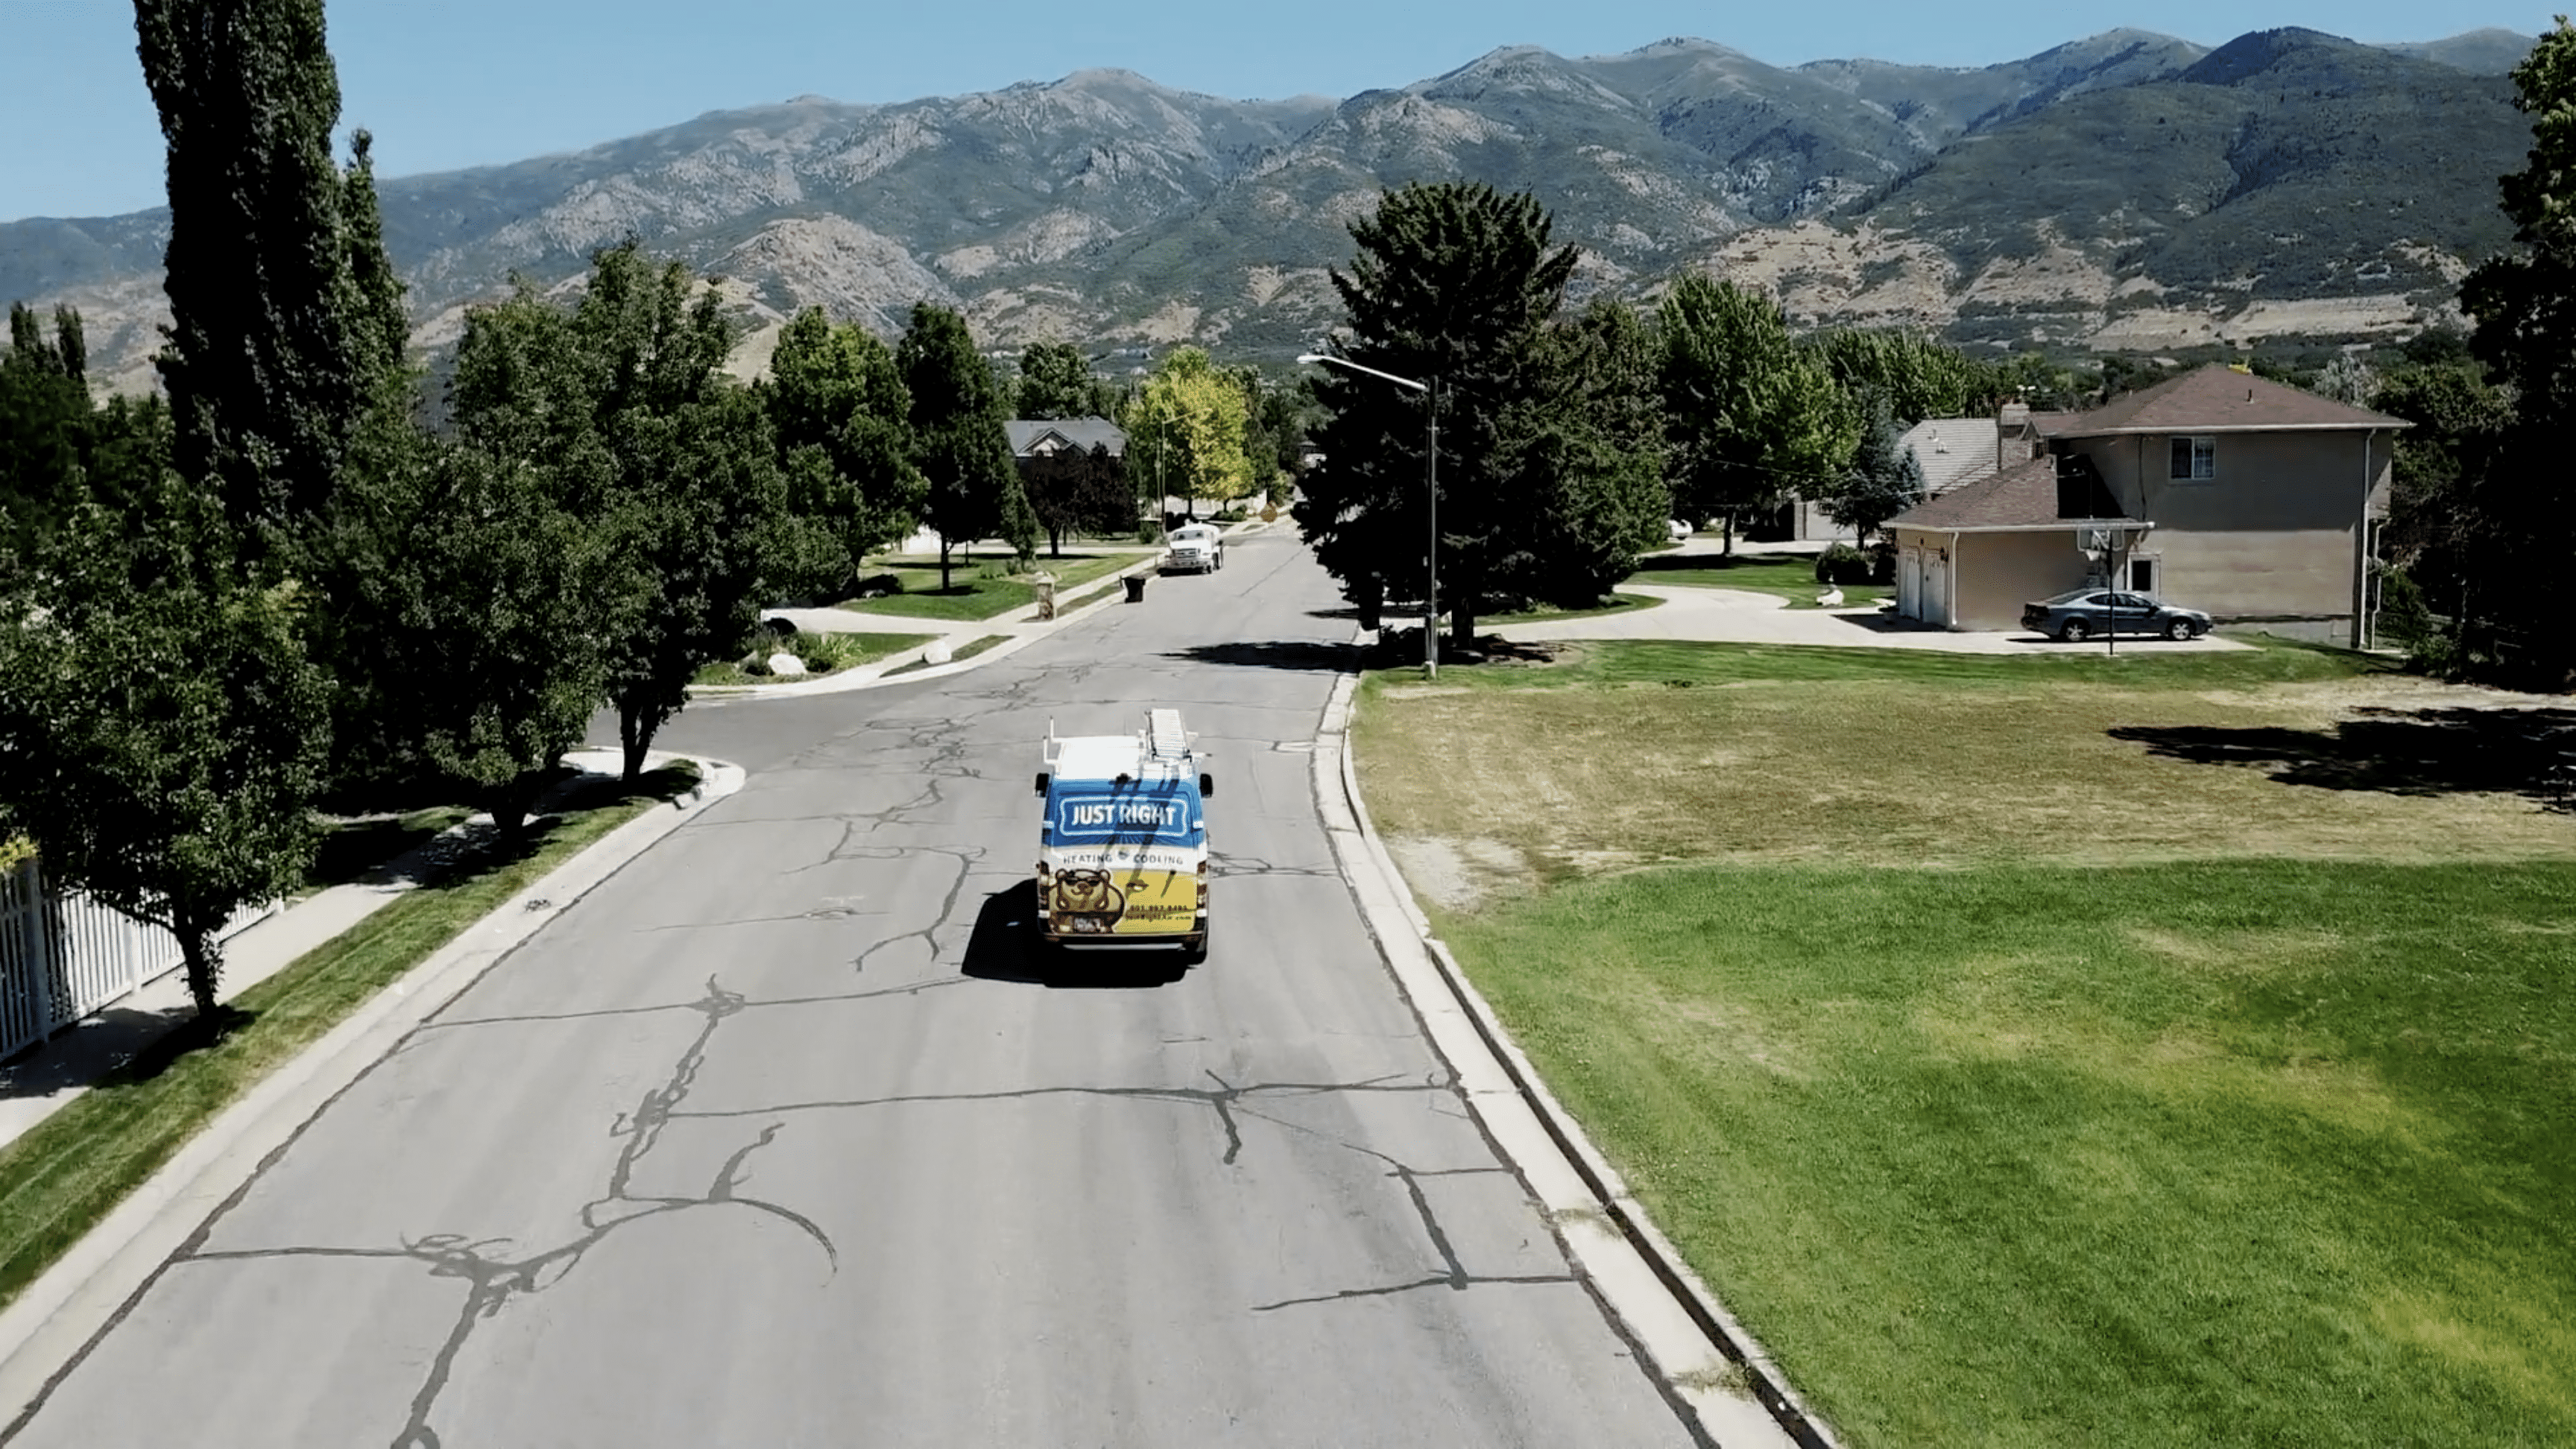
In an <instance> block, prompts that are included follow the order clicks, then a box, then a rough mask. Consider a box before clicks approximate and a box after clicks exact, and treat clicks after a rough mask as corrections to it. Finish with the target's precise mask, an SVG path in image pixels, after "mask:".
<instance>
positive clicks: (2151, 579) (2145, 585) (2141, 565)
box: [2129, 558, 2156, 594]
mask: <svg viewBox="0 0 2576 1449" xmlns="http://www.w3.org/2000/svg"><path fill="white" fill-rule="evenodd" d="M2129 587H2130V588H2132V589H2134V590H2136V591H2137V592H2139V593H2141V594H2152V593H2154V592H2155V591H2156V561H2155V560H2154V559H2151V558H2133V559H2131V560H2129Z"/></svg>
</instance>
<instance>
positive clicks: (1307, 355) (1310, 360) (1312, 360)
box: [1297, 352, 1324, 367]
mask: <svg viewBox="0 0 2576 1449" xmlns="http://www.w3.org/2000/svg"><path fill="white" fill-rule="evenodd" d="M1297 360H1298V361H1299V362H1302V363H1305V364H1307V365H1308V366H1310V367H1311V366H1313V365H1314V364H1316V363H1318V362H1322V361H1323V360H1324V354H1322V353H1320V352H1300V353H1298V354H1297Z"/></svg>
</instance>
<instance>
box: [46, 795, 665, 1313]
mask: <svg viewBox="0 0 2576 1449" xmlns="http://www.w3.org/2000/svg"><path fill="white" fill-rule="evenodd" d="M696 779H697V774H696V771H695V770H694V769H693V768H691V767H688V766H679V767H673V768H668V769H663V770H658V771H655V772H653V773H652V774H650V775H647V776H646V777H645V778H644V779H643V780H642V781H641V782H639V786H638V788H637V790H636V791H635V792H633V793H629V792H626V791H624V790H622V789H618V788H616V787H615V786H614V784H613V782H611V783H609V784H608V785H605V786H603V787H602V788H601V789H599V790H597V791H595V792H593V793H592V794H590V795H589V796H588V797H587V798H584V799H581V800H577V801H574V802H572V803H571V804H570V805H569V806H568V807H567V808H566V809H565V811H564V813H562V814H559V815H554V816H549V817H546V818H544V819H542V820H540V821H536V822H532V825H531V830H530V832H529V837H528V839H527V840H526V841H525V842H524V843H523V844H522V845H521V846H520V847H519V848H518V849H516V850H508V849H504V848H502V847H500V846H498V845H497V844H496V845H494V846H492V847H490V848H488V849H484V850H481V851H478V852H475V853H473V854H471V855H468V856H467V857H466V858H465V859H463V860H462V861H461V862H459V863H458V864H457V865H456V866H455V867H454V868H453V870H452V871H451V873H450V874H449V875H448V876H447V877H446V878H445V879H442V880H438V881H434V882H432V883H430V884H427V885H424V886H421V887H420V888H418V889H416V890H413V891H410V892H407V893H405V894H404V895H402V896H400V897H398V898H397V899H395V900H394V901H392V902H391V903H390V904H388V905H386V906H385V907H384V908H383V909H381V910H379V911H377V912H376V913H375V914H374V915H371V916H369V917H367V918H366V919H365V920H363V921H361V922H359V923H358V924H357V925H356V926H354V927H352V928H350V929H349V930H348V931H346V932H344V933H343V934H341V935H340V936H338V937H336V938H334V939H333V940H331V941H330V942H328V943H326V944H324V945H322V946H320V947H318V948H316V949H315V950H313V951H311V952H308V953H307V954H306V955H304V956H303V957H302V958H301V959H299V960H297V961H296V962H295V963H294V964H293V965H291V966H288V967H287V968H286V969H285V970H283V971H280V972H278V973H277V974H276V975H274V976H271V977H270V978H268V979H267V980H265V981H262V982H260V983H259V984H257V985H255V986H252V987H250V988H249V989H247V990H245V991H243V992H242V993H241V995H240V996H239V997H237V998H235V999H234V1000H233V1001H232V1002H231V1003H229V1006H230V1008H231V1011H230V1018H229V1020H228V1022H227V1024H226V1030H225V1031H224V1032H223V1034H222V1036H221V1038H220V1040H217V1041H216V1042H215V1043H214V1044H213V1045H207V1044H206V1035H207V1034H206V1033H204V1032H202V1031H198V1030H194V1029H192V1028H190V1027H187V1026H183V1027H181V1028H180V1030H179V1031H177V1032H174V1033H172V1034H171V1035H170V1036H168V1037H164V1038H163V1039H162V1041H161V1042H160V1043H159V1044H158V1045H156V1046H155V1047H153V1048H152V1049H150V1050H148V1051H147V1052H146V1053H145V1054H144V1055H143V1056H142V1057H141V1058H139V1059H137V1060H136V1061H134V1062H131V1063H128V1064H127V1065H126V1066H125V1067H123V1068H121V1069H119V1070H118V1071H117V1072H116V1073H115V1074H114V1075H112V1076H110V1077H108V1078H107V1079H106V1080H104V1081H102V1082H100V1083H99V1084H98V1086H97V1087H95V1088H94V1089H92V1090H91V1091H89V1092H87V1093H84V1094H83V1095H81V1096H80V1097H77V1098H75V1099H74V1100H73V1101H72V1102H71V1103H70V1104H69V1105H67V1106H65V1107H64V1108H63V1109H62V1110H61V1111H59V1112H56V1113H54V1114H53V1115H52V1116H50V1117H48V1118H46V1119H45V1120H44V1121H42V1122H40V1123H38V1124H37V1125H36V1126H35V1127H34V1128H33V1129H32V1130H30V1131H29V1132H28V1133H27V1134H26V1135H25V1136H22V1137H20V1138H19V1139H18V1140H17V1141H15V1142H12V1143H10V1144H9V1145H8V1146H7V1147H6V1148H0V1303H6V1302H8V1301H9V1300H11V1299H14V1298H16V1297H17V1295H18V1294H19V1293H20V1292H21V1291H23V1290H24V1289H25V1288H26V1286H27V1285H28V1284H29V1283H30V1282H33V1281H34V1280H35V1279H36V1277H37V1276H38V1275H39V1274H41V1273H42V1272H43V1271H44V1270H45V1269H46V1267H48V1266H49V1265H51V1264H52V1263H53V1261H54V1260H55V1259H56V1258H59V1257H60V1256H62V1254H63V1253H64V1251H65V1250H67V1249H68V1248H70V1247H71V1245H72V1244H74V1243H76V1242H78V1241H79V1240H80V1238H81V1235H82V1234H84V1233H86V1232H88V1231H89V1229H90V1228H91V1227H92V1226H93V1225H94V1224H96V1223H97V1222H98V1220H99V1219H100V1218H102V1217H104V1216H105V1215H106V1214H107V1213H108V1212H109V1210H111V1209H112V1208H114V1207H115V1206H116V1204H117V1203H118V1202H120V1201H122V1200H123V1199H124V1198H125V1196H126V1194H128V1193H130V1192H132V1191H133V1190H134V1188H135V1187H136V1186H137V1185H138V1184H140V1183H141V1182H142V1181H143V1180H144V1179H146V1178H148V1177H150V1176H151V1175H152V1173H153V1172H154V1171H155V1170H157V1169H158V1168H159V1167H160V1166H161V1165H162V1164H163V1163H165V1162H167V1161H169V1159H170V1156H171V1154H173V1153H175V1152H177V1151H178V1150H179V1149H180V1147H182V1146H184V1145H185V1144H186V1143H187V1141H188V1139H189V1138H191V1137H194V1136H195V1135H196V1134H197V1132H198V1130H199V1129H200V1128H202V1127H204V1126H205V1125H206V1123H208V1122H210V1121H212V1120H213V1119H214V1118H215V1116H216V1115H217V1114H218V1113H220V1112H222V1111H223V1110H224V1109H225V1108H226V1107H229V1106H231V1105H232V1103H233V1102H234V1100H235V1099H237V1098H239V1097H240V1096H241V1095H242V1094H243V1093H245V1092H247V1091H249V1090H250V1089H251V1088H252V1087H253V1086H256V1085H257V1084H258V1083H259V1081H260V1079H261V1078H263V1077H265V1076H267V1075H268V1073H269V1072H271V1071H272V1070H274V1069H276V1068H277V1067H278V1066H280V1065H282V1064H284V1063H285V1062H286V1061H288V1060H289V1059H290V1058H292V1057H293V1056H294V1055H295V1054H296V1053H298V1052H300V1051H302V1050H303V1049H304V1048H306V1047H308V1046H310V1045H312V1043H313V1042H314V1041H316V1040H317V1039H319V1038H320V1037H321V1036H322V1035H323V1034H324V1033H325V1032H328V1031H329V1030H330V1029H331V1028H332V1027H334V1026H336V1025H338V1024H339V1023H340V1021H341V1020H342V1019H343V1018H345V1017H346V1016H348V1015H349V1013H351V1012H352V1011H355V1010H356V1009H357V1008H358V1007H359V1006H361V1005H363V1004H364V1003H365V1002H366V1001H367V1000H368V999H369V998H370V997H372V996H374V995H375V994H376V993H377V992H378V991H381V990H383V989H384V988H385V987H386V986H387V985H389V984H391V983H392V982H393V981H394V980H395V979H396V978H398V977H400V976H401V975H402V974H403V973H404V972H406V971H408V970H410V969H411V968H412V967H414V966H416V965H418V964H420V963H421V962H422V961H424V960H427V959H428V958H429V956H430V955H431V954H432V953H434V952H435V951H437V950H438V948H439V947H441V946H444V945H446V944H447V942H448V941H449V940H451V939H452V938H454V937H455V935H456V934H457V933H458V932H460V931H462V930H464V929H465V928H466V927H468V926H470V925H472V924H473V923H474V922H476V921H478V920H480V919H482V918H483V917H484V916H485V915H486V914H488V913H490V912H491V910H492V909H493V908H494V907H496V906H498V905H500V904H501V903H502V902H503V901H506V900H508V899H509V898H510V897H511V896H513V895H516V894H518V893H519V891H521V890H522V889H524V888H526V887H527V886H528V885H529V884H530V883H532V882H534V881H535V880H537V879H538V878H539V877H541V876H543V875H544V874H545V873H546V872H548V871H550V870H552V869H554V868H555V867H556V866H558V865H560V864H562V863H563V862H564V861H566V860H569V859H571V858H572V857H573V856H574V855H575V854H577V853H579V852H580V850H581V849H582V848H583V847H584V846H587V845H589V844H591V843H592V842H593V841H596V840H598V839H599V838H600V837H601V836H603V835H606V834H607V833H608V832H609V831H611V830H614V829H615V828H617V827H618V826H620V825H622V824H624V823H626V822H627V821H628V820H631V819H633V818H634V817H635V816H636V815H638V814H640V813H641V812H643V811H644V810H646V809H649V808H651V807H652V805H653V804H654V803H655V802H657V801H659V800H663V799H667V798H669V797H670V796H672V795H675V794H677V793H679V792H680V791H682V790H685V789H688V788H689V787H690V786H691V785H692V784H694V783H695V782H696Z"/></svg>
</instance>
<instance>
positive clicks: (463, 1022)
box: [414, 976, 976, 1032]
mask: <svg viewBox="0 0 2576 1449" xmlns="http://www.w3.org/2000/svg"><path fill="white" fill-rule="evenodd" d="M974 984H976V983H975V978H973V977H971V976H932V977H925V978H923V979H922V980H919V981H915V982H912V983H910V984H908V985H904V986H886V987H880V988H879V989H877V990H875V991H842V992H834V993H831V994H829V995H824V996H772V997H768V998H765V999H762V1000H759V1001H753V1000H749V999H744V1000H743V1003H742V1006H741V1008H740V1010H743V1011H761V1010H765V1009H767V1008H769V1007H774V1006H828V1005H832V1004H835V1003H838V1002H844V1001H874V1000H876V999H878V998H879V997H884V996H919V995H920V994H921V993H923V992H925V991H935V990H938V989H939V988H940V987H943V986H972V985H974ZM699 1009H700V1006H699V1004H698V1003H697V1002H694V1001H662V1002H656V1003H654V1004H653V1005H651V1006H603V1007H601V1008H599V1009H598V1010H596V1011H552V1012H530V1013H528V1014H525V1015H514V1016H465V1017H458V1018H456V1019H455V1020H453V1021H439V1020H431V1021H425V1022H422V1023H421V1024H420V1025H419V1026H418V1027H416V1028H414V1030H415V1031H416V1032H431V1031H452V1030H454V1029H456V1028H458V1027H466V1026H507V1025H514V1024H518V1023H522V1022H525V1023H535V1022H546V1021H592V1020H601V1019H606V1018H610V1017H619V1016H654V1015H658V1014H660V1013H662V1012H667V1011H697V1010H699Z"/></svg>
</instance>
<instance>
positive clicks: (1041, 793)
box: [1038, 770, 1048, 800]
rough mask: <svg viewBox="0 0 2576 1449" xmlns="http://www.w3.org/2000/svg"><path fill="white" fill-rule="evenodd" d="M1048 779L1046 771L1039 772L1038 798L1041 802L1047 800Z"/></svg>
mask: <svg viewBox="0 0 2576 1449" xmlns="http://www.w3.org/2000/svg"><path fill="white" fill-rule="evenodd" d="M1047 778H1048V777H1047V772H1046V771H1044V770H1040V771H1038V798H1039V799H1041V800H1043V799H1045V798H1046V787H1047Z"/></svg>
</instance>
